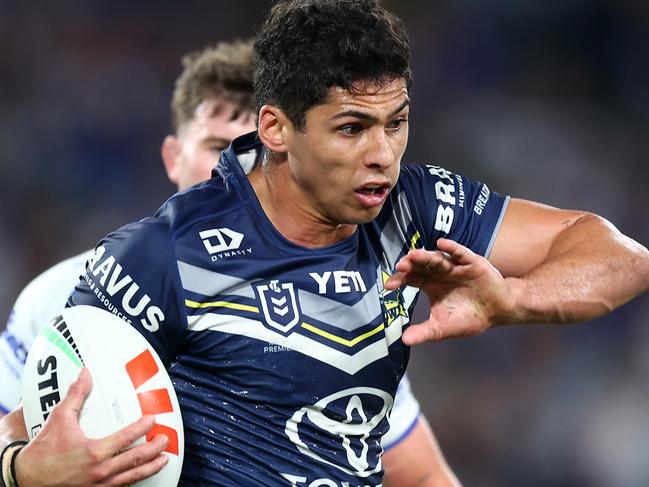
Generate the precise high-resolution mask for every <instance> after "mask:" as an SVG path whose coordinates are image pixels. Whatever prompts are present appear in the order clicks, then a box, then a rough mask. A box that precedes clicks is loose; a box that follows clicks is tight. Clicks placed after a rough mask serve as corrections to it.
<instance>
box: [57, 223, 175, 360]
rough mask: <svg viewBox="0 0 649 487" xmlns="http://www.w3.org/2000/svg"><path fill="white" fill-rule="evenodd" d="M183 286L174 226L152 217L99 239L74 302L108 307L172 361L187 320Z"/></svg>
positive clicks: (70, 304)
mask: <svg viewBox="0 0 649 487" xmlns="http://www.w3.org/2000/svg"><path fill="white" fill-rule="evenodd" d="M179 289H180V285H179V276H178V267H177V264H176V259H175V255H174V250H173V243H172V239H171V235H170V230H169V226H168V225H167V224H166V223H165V222H164V221H163V220H161V219H159V218H155V217H152V218H147V219H144V220H141V221H140V222H137V223H133V224H130V225H127V226H126V227H123V228H121V229H120V230H118V231H116V232H114V233H112V234H110V235H108V236H107V237H106V238H105V239H103V240H102V241H101V242H100V243H99V245H97V247H96V249H95V253H94V255H93V256H92V258H91V259H90V260H89V261H88V264H87V266H86V271H85V273H84V274H83V276H82V279H81V281H80V283H79V284H78V285H77V287H76V289H75V292H74V294H73V295H72V296H71V297H70V299H69V300H68V305H69V306H75V305H90V306H96V307H98V308H103V309H105V310H108V311H109V312H110V313H113V314H114V315H116V316H118V317H119V318H121V319H123V320H124V321H126V322H128V323H129V324H131V325H132V326H133V327H134V328H136V329H137V330H138V331H139V332H140V333H141V334H142V335H143V336H144V337H145V338H146V339H147V340H148V341H149V343H151V345H152V346H153V347H154V349H155V350H156V352H158V355H160V358H161V360H162V361H163V362H164V363H165V365H169V364H170V362H171V361H173V359H174V357H175V356H176V353H177V347H178V346H179V344H180V343H181V340H182V336H183V333H184V330H185V329H186V323H187V317H186V315H185V313H184V307H183V306H182V303H181V293H180V292H179Z"/></svg>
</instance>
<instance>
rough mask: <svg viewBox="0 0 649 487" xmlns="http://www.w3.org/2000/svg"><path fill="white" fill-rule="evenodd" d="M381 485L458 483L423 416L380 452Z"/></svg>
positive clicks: (415, 486)
mask: <svg viewBox="0 0 649 487" xmlns="http://www.w3.org/2000/svg"><path fill="white" fill-rule="evenodd" d="M383 467H384V469H385V476H384V477H383V486H384V487H459V486H460V485H461V484H460V482H459V481H458V480H457V478H456V477H455V475H454V474H453V472H452V471H451V469H450V467H449V466H448V464H447V463H446V459H445V458H444V455H443V454H442V450H441V449H440V448H439V445H438V444H437V440H436V439H435V436H434V435H433V432H432V430H431V429H430V426H429V425H428V422H427V421H426V418H424V417H423V416H420V417H419V418H418V419H417V423H416V425H415V427H414V428H413V429H412V431H411V432H410V433H409V434H408V436H406V437H405V438H404V439H403V440H402V441H401V442H399V443H398V444H396V445H395V446H394V447H392V448H391V449H390V450H388V451H387V452H386V453H385V454H384V455H383Z"/></svg>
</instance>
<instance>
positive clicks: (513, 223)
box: [489, 198, 585, 277]
mask: <svg viewBox="0 0 649 487" xmlns="http://www.w3.org/2000/svg"><path fill="white" fill-rule="evenodd" d="M584 214H585V213H584V212H582V211H574V210H561V209H559V208H554V207H552V206H548V205H543V204H541V203H535V202H532V201H527V200H522V199H516V198H512V199H511V200H510V201H509V205H508V206H507V209H506V210H505V215H504V217H503V220H502V223H501V225H500V228H499V230H498V233H497V235H496V238H495V241H494V244H493V247H492V250H491V253H490V255H489V261H490V262H491V263H492V264H493V265H494V266H495V267H496V268H497V269H498V270H499V271H500V272H501V273H502V274H503V275H504V276H505V277H515V276H522V275H524V274H526V273H527V272H529V271H530V270H532V269H533V268H535V267H536V266H538V265H539V264H541V263H542V262H543V261H544V260H545V259H546V258H547V256H548V253H549V251H550V249H551V247H552V245H553V244H554V243H555V241H556V239H558V238H560V234H561V232H562V231H563V230H564V229H566V228H567V227H570V226H571V225H573V224H574V223H575V222H576V221H577V220H578V219H579V218H581V217H582V216H584Z"/></svg>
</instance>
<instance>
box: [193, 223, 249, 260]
mask: <svg viewBox="0 0 649 487" xmlns="http://www.w3.org/2000/svg"><path fill="white" fill-rule="evenodd" d="M198 235H199V237H201V239H202V240H203V245H205V249H206V250H207V252H208V253H209V254H210V255H213V254H218V253H219V252H225V251H226V250H237V249H238V248H239V247H241V242H242V241H243V237H244V235H243V233H239V232H235V231H234V230H230V229H229V228H212V229H211V230H203V231H202V232H199V233H198Z"/></svg>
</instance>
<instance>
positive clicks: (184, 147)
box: [163, 98, 255, 190]
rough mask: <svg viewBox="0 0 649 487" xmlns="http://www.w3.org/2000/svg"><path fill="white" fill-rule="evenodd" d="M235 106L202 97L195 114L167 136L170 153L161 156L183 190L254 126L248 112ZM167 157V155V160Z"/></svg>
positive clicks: (201, 177) (207, 173)
mask: <svg viewBox="0 0 649 487" xmlns="http://www.w3.org/2000/svg"><path fill="white" fill-rule="evenodd" d="M237 110H238V108H237V106H236V105H235V104H233V103H231V102H229V101H226V100H223V99H214V98H210V99H207V100H204V101H203V102H202V103H201V104H200V105H198V107H197V108H196V111H195V112H194V118H193V119H192V120H191V121H190V122H189V123H187V124H185V125H184V126H183V127H181V128H180V129H179V131H178V135H177V136H169V137H168V138H167V139H166V140H165V142H164V144H170V146H171V154H170V155H169V156H165V148H164V146H163V158H164V159H165V166H166V168H167V174H168V175H169V179H170V180H171V182H173V183H176V184H177V185H178V189H179V190H183V189H185V188H188V187H189V186H192V185H194V184H196V183H198V182H201V181H204V180H206V179H208V178H209V177H210V173H211V171H212V168H213V167H214V166H215V165H216V163H217V162H218V160H219V156H220V155H221V151H223V150H224V149H226V148H227V147H228V145H230V142H232V140H233V139H235V138H236V137H238V136H240V135H243V134H245V133H248V132H251V131H253V130H255V123H254V119H253V116H252V113H251V112H243V113H241V114H238V113H237ZM167 159H170V161H169V162H168V161H167Z"/></svg>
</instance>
